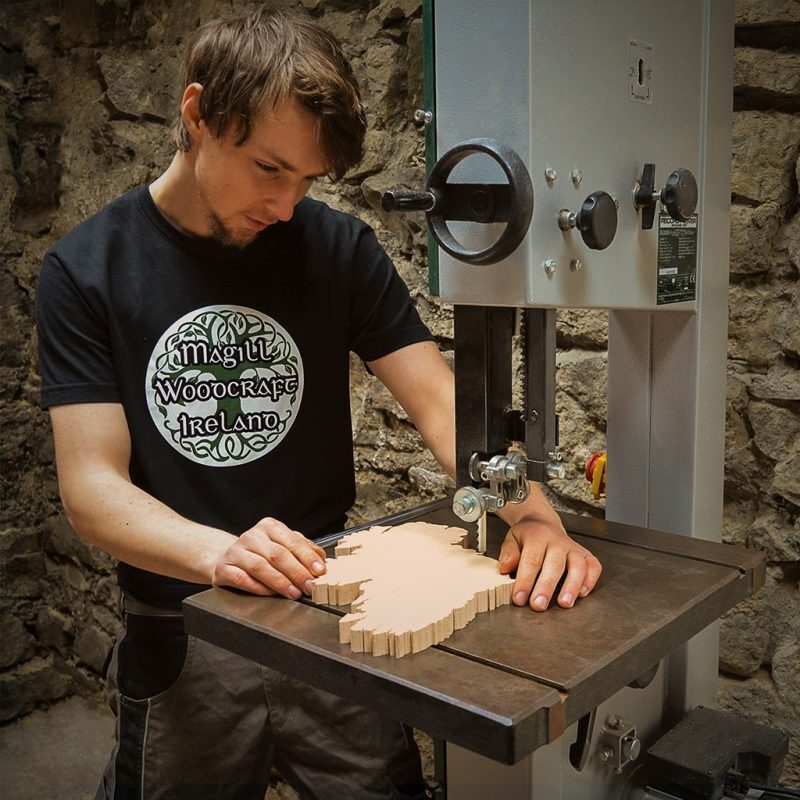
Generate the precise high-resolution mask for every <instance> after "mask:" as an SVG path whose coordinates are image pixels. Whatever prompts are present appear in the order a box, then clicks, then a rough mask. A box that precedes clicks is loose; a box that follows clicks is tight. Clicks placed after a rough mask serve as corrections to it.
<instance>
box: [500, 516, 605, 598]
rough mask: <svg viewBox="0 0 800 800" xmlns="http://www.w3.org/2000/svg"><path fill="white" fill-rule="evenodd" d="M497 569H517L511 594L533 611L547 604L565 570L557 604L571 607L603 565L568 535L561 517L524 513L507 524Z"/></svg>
mask: <svg viewBox="0 0 800 800" xmlns="http://www.w3.org/2000/svg"><path fill="white" fill-rule="evenodd" d="M499 561H500V572H501V573H503V574H508V573H509V572H513V571H514V570H515V569H516V571H517V577H516V580H515V581H514V587H513V589H512V591H511V598H512V601H513V602H514V604H515V605H518V606H524V605H525V604H526V603H528V604H529V605H530V607H531V608H532V609H533V610H534V611H544V610H546V609H547V607H548V605H549V604H550V600H551V598H552V596H553V593H554V592H555V589H556V586H557V585H558V582H559V581H560V580H561V577H562V576H563V575H564V573H565V572H566V577H565V578H564V583H563V585H562V586H561V589H560V591H559V593H558V604H559V605H560V606H561V607H562V608H571V607H572V605H573V604H574V603H575V601H576V599H577V598H578V597H586V595H587V594H589V592H591V591H592V589H594V587H595V586H596V584H597V581H598V579H599V578H600V573H601V572H602V571H603V567H602V566H601V564H600V562H599V561H598V560H597V558H595V557H594V556H593V555H592V554H591V553H590V552H589V551H588V550H587V549H586V548H585V547H582V546H581V545H579V544H578V543H577V542H574V541H573V540H572V539H570V538H569V536H568V535H567V532H566V531H565V530H564V527H563V526H562V525H561V522H560V520H559V519H558V517H557V516H556V515H555V514H554V515H553V518H552V519H551V518H547V519H545V520H542V519H536V518H531V517H523V518H522V519H520V520H519V521H517V522H516V523H515V524H514V525H512V526H511V528H509V531H508V534H507V536H506V538H505V541H504V542H503V546H502V548H501V549H500V558H499Z"/></svg>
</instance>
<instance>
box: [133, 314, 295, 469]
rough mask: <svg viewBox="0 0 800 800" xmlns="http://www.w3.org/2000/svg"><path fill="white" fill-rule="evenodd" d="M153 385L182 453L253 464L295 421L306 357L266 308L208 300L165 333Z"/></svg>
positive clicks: (219, 462)
mask: <svg viewBox="0 0 800 800" xmlns="http://www.w3.org/2000/svg"><path fill="white" fill-rule="evenodd" d="M146 393H147V405H148V407H149V409H150V415H151V416H152V418H153V422H154V423H155V425H156V427H157V428H158V430H159V431H160V432H161V435H162V436H163V437H164V438H165V439H166V440H167V441H168V442H169V443H170V444H171V445H172V446H173V447H174V448H175V449H176V450H177V451H178V452H179V453H181V454H182V455H184V456H186V457H187V458H189V459H191V460H192V461H196V462H197V463H198V464H205V465H206V466H211V467H231V466H236V465H238V464H246V463H248V462H249V461H254V460H255V459H257V458H261V456H263V455H266V454H267V453H269V452H270V450H273V449H274V448H275V447H277V446H278V444H280V442H281V441H282V439H283V438H284V436H286V434H287V432H288V431H289V428H291V426H292V423H293V422H294V419H295V417H296V415H297V411H298V409H299V408H300V401H301V399H302V396H303V361H302V359H301V358H300V351H299V350H298V348H297V345H296V344H295V343H294V341H293V340H292V337H291V336H289V334H288V333H287V332H286V331H285V330H284V329H283V328H282V327H281V326H280V325H279V324H278V323H277V322H275V320H274V319H271V318H270V317H268V316H266V315H265V314H262V313H261V312H260V311H255V310H254V309H252V308H244V307H242V306H206V307H205V308H200V309H197V310H196V311H190V312H189V313H188V314H186V315H185V316H183V317H181V318H180V319H179V320H178V321H177V322H175V323H174V324H173V325H171V326H170V327H169V328H168V329H167V331H165V333H164V335H163V336H162V337H161V338H160V339H159V340H158V343H157V344H156V346H155V348H154V349H153V353H152V355H151V356H150V363H149V364H148V367H147V386H146Z"/></svg>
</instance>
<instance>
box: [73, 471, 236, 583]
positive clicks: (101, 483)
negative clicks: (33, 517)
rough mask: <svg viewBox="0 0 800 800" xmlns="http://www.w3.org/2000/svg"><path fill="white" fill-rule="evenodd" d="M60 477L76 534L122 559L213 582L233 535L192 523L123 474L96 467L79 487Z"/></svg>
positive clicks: (175, 575)
mask: <svg viewBox="0 0 800 800" xmlns="http://www.w3.org/2000/svg"><path fill="white" fill-rule="evenodd" d="M64 483H65V482H64V481H62V498H63V500H64V507H65V510H66V512H67V517H68V519H69V521H70V524H71V525H72V526H73V528H74V529H75V531H76V532H77V533H78V535H79V536H80V537H81V538H82V539H84V540H85V541H87V542H89V543H91V544H93V545H95V546H97V547H99V548H100V549H101V550H104V551H105V552H107V553H109V555H111V556H113V557H114V558H116V559H119V560H120V561H124V562H125V563H127V564H131V565H133V566H135V567H139V568H141V569H146V570H149V571H151V572H155V573H157V574H159V575H168V576H170V577H173V578H180V579H181V580H185V581H190V582H192V583H211V582H212V577H213V574H214V565H215V564H216V563H217V561H218V560H219V559H220V557H221V556H222V554H223V553H224V552H225V550H226V549H227V548H228V547H230V545H231V544H232V543H233V542H234V541H235V540H236V537H235V536H234V535H233V534H230V533H226V532H225V531H222V530H218V529H216V528H211V527H208V526H206V525H200V524H198V523H195V522H191V521H190V520H188V519H186V518H185V517H182V516H180V515H179V514H177V513H176V512H175V511H173V510H172V509H170V508H168V507H167V506H166V505H164V504H163V503H161V502H159V501H158V500H156V499H155V498H154V497H152V496H151V495H149V494H147V493H146V492H144V491H142V490H141V489H139V488H138V487H137V486H134V485H133V484H132V483H131V482H130V480H128V479H127V478H126V477H125V476H123V475H119V474H117V473H115V472H114V471H112V470H105V469H98V470H96V471H94V472H93V473H89V474H83V475H81V477H80V484H81V485H79V486H76V485H74V483H70V482H69V481H67V482H66V485H63V484H64Z"/></svg>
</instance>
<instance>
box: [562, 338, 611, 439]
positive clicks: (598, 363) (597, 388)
mask: <svg viewBox="0 0 800 800" xmlns="http://www.w3.org/2000/svg"><path fill="white" fill-rule="evenodd" d="M556 363H557V372H556V383H557V385H558V388H559V389H560V391H562V392H565V393H567V394H568V395H570V396H571V397H573V398H574V399H575V401H576V402H577V403H578V405H579V406H580V407H581V409H582V410H583V412H584V413H585V414H586V416H587V417H588V418H589V419H590V420H591V422H592V423H593V424H594V426H595V427H599V428H602V429H605V424H606V417H607V414H608V407H607V398H606V387H607V384H608V361H607V357H606V354H605V353H597V352H592V351H583V350H567V351H564V352H561V353H559V354H558V357H557V362H556Z"/></svg>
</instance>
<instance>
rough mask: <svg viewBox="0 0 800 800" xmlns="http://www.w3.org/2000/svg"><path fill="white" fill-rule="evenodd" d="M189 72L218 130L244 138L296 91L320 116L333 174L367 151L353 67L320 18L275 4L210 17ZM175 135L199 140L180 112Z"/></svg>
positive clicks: (181, 145)
mask: <svg viewBox="0 0 800 800" xmlns="http://www.w3.org/2000/svg"><path fill="white" fill-rule="evenodd" d="M183 76H184V83H183V85H184V87H186V86H188V85H189V84H191V83H199V84H200V85H201V86H202V87H203V91H202V93H201V94H200V116H201V117H202V119H203V121H204V122H205V123H206V125H207V126H208V128H209V130H210V132H211V133H212V135H214V136H216V137H219V136H222V135H223V134H225V133H226V132H227V131H228V130H230V129H231V128H232V129H233V130H234V131H236V132H238V138H237V140H236V144H238V145H241V144H244V143H245V142H246V141H247V139H248V137H249V136H250V132H251V130H252V126H253V122H254V120H255V119H256V118H257V117H258V115H259V114H260V113H262V112H263V111H265V110H267V109H269V108H273V107H274V106H275V105H277V104H279V103H281V102H283V101H284V100H287V99H289V98H290V97H296V98H297V99H298V100H299V101H300V102H301V103H302V104H303V105H304V106H305V107H306V108H307V109H309V111H311V112H312V113H314V114H315V115H316V116H317V118H318V120H319V125H318V136H319V140H320V146H321V148H322V152H323V154H324V156H325V160H326V162H327V167H328V170H329V171H330V173H331V175H332V176H333V177H335V178H341V177H342V176H343V175H344V174H345V173H346V172H347V170H348V169H350V168H351V167H354V166H355V165H356V164H358V162H359V161H361V158H362V157H363V154H364V134H365V131H366V119H365V115H364V107H363V105H362V103H361V94H360V92H359V89H358V84H357V82H356V79H355V76H354V75H353V70H352V68H351V66H350V64H349V62H348V61H347V59H346V58H345V56H344V53H343V52H342V48H341V45H340V44H339V42H338V41H337V40H336V38H335V37H334V36H332V35H331V34H330V33H328V32H327V31H325V30H323V29H322V28H320V27H319V26H318V25H315V24H314V23H313V22H310V21H308V20H304V19H302V18H299V17H289V16H287V15H286V14H284V13H282V12H280V11H271V10H267V9H260V10H258V11H256V12H254V13H251V14H249V15H248V16H245V17H239V18H237V19H231V20H214V21H213V22H209V23H208V24H206V25H204V26H203V27H202V28H200V30H199V31H198V32H197V34H196V35H195V37H194V39H193V40H192V42H191V43H190V45H189V49H188V51H187V54H186V60H185V65H184V73H183ZM172 141H173V143H174V144H175V146H176V147H177V148H178V149H180V150H183V151H184V152H186V151H188V150H189V149H190V148H191V139H190V138H189V133H188V131H187V130H186V128H185V126H184V124H183V120H182V119H181V118H180V115H179V116H178V120H177V122H176V123H175V125H174V126H173V129H172Z"/></svg>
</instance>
